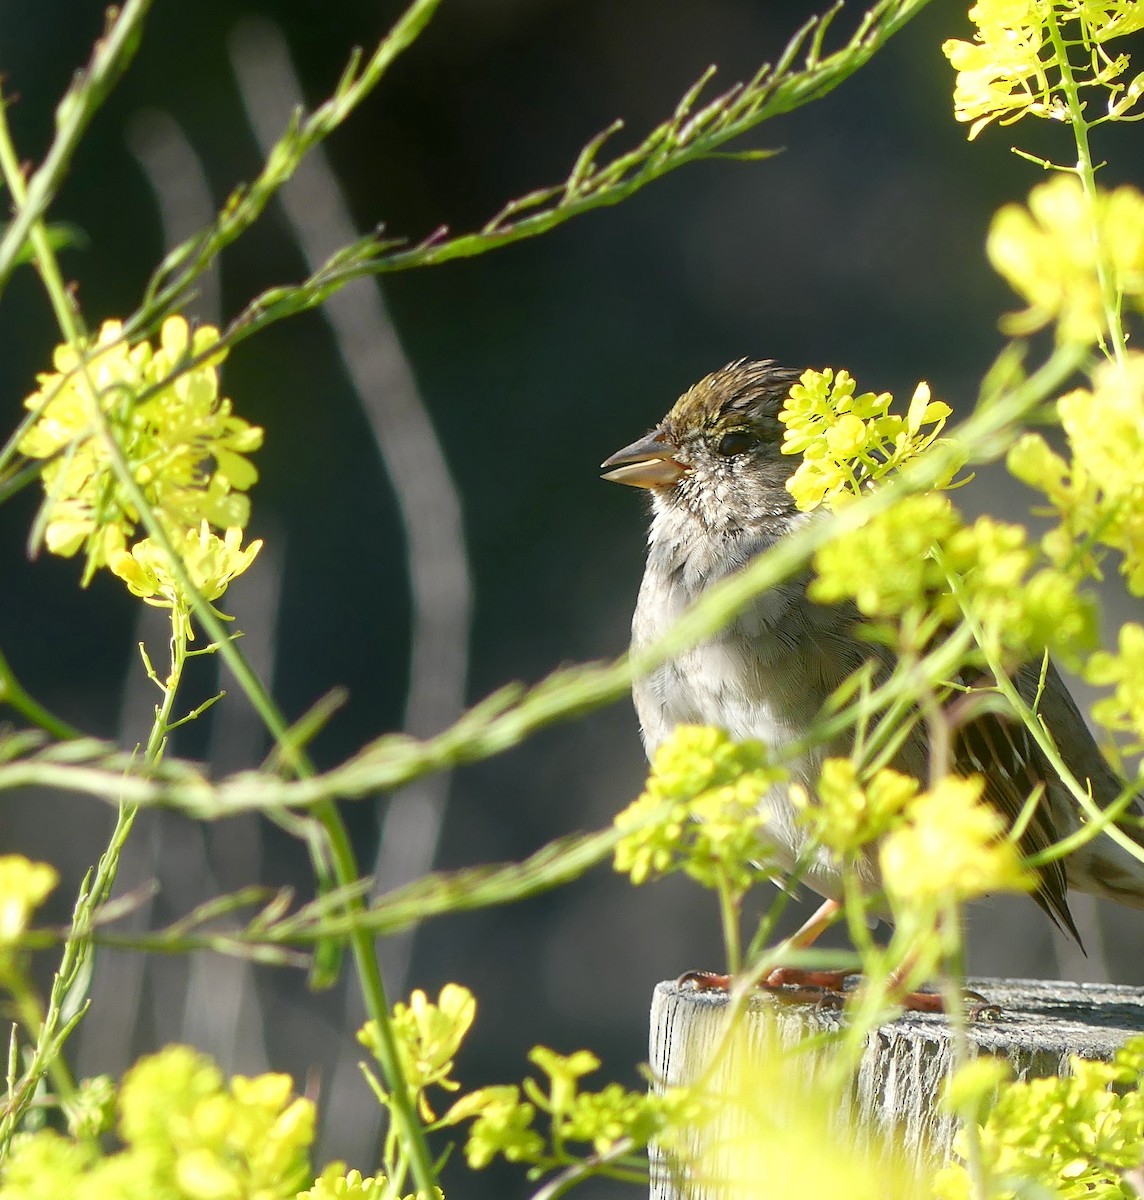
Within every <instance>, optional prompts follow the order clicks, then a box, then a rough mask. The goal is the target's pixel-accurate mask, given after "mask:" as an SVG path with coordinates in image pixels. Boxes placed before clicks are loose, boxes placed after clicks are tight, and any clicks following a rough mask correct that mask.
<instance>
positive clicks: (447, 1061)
mask: <svg viewBox="0 0 1144 1200" xmlns="http://www.w3.org/2000/svg"><path fill="white" fill-rule="evenodd" d="M476 1015H477V1001H476V997H475V996H474V995H473V993H472V992H471V991H469V989H468V988H467V987H462V986H461V985H460V984H457V983H447V984H445V986H444V987H443V988H442V989H441V992H440V995H439V996H438V997H437V1003H436V1004H434V1003H433V1002H432V1001H431V1000H429V998H428V997H427V996H426V995H425V993H424V992H423V991H421V990H420V988H418V989H417V990H416V991H415V992H413V994H412V995H411V996H410V997H409V1003H408V1004H400V1003H398V1004H395V1005H394V1006H393V1033H394V1036H395V1038H396V1040H397V1054H398V1058H399V1059H400V1062H401V1073H402V1075H403V1076H404V1077H405V1080H406V1083H407V1084H408V1085H409V1089H410V1092H411V1093H412V1094H413V1095H415V1096H416V1098H417V1106H418V1108H419V1109H420V1112H421V1116H422V1117H423V1119H424V1120H426V1121H432V1120H434V1113H433V1110H432V1108H431V1107H430V1106H429V1101H428V1100H427V1099H426V1096H425V1089H426V1088H429V1087H432V1086H436V1087H439V1088H443V1089H444V1090H445V1091H448V1092H455V1091H457V1089H458V1088H459V1087H460V1086H461V1085H460V1084H459V1083H458V1082H457V1081H456V1080H455V1079H453V1078H452V1074H453V1060H454V1058H455V1057H456V1055H457V1051H458V1050H459V1049H460V1048H461V1043H462V1042H463V1041H464V1040H465V1035H466V1034H467V1033H468V1032H469V1028H470V1026H471V1025H472V1023H473V1020H474V1019H475V1018H476ZM357 1036H358V1041H359V1042H361V1043H362V1045H363V1046H366V1047H367V1048H368V1049H369V1050H370V1052H371V1053H372V1054H373V1055H374V1057H375V1058H378V1059H380V1057H381V1054H380V1046H379V1042H378V1029H377V1025H376V1023H375V1022H374V1021H367V1022H366V1023H365V1025H363V1026H362V1028H361V1030H360V1031H359V1032H358V1035H357Z"/></svg>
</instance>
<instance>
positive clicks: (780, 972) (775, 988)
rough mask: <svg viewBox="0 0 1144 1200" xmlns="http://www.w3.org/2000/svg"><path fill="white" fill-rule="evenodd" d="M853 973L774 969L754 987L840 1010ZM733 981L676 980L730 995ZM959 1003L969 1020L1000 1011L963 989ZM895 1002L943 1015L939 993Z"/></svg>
mask: <svg viewBox="0 0 1144 1200" xmlns="http://www.w3.org/2000/svg"><path fill="white" fill-rule="evenodd" d="M854 975H855V972H854V971H810V970H804V969H802V968H799V967H775V968H774V970H773V971H771V972H770V973H769V974H768V975H766V976H765V977H764V978H762V979H760V980H759V981H758V982H757V983H756V984H755V986H756V987H757V988H759V989H761V990H763V991H766V992H770V993H771V994H772V995H774V996H776V997H780V998H781V999H783V1000H790V1001H793V1002H794V1003H796V1004H817V1005H820V1006H822V1007H830V1008H834V1007H841V1006H842V1004H843V1003H844V1001H845V999H846V991H845V985H846V980H847V979H848V978H851V977H852V976H854ZM733 982H734V980H733V979H732V977H731V976H730V975H720V974H718V973H717V972H715V971H687V972H686V973H685V974H683V975H681V976H680V977H679V979H678V980H677V981H676V983H677V985H678V986H679V987H690V988H694V989H695V990H696V991H701V992H710V991H719V992H729V991H730V990H731V985H732V983H733ZM961 995H962V1001H963V1002H964V1004H965V1006H966V1015H967V1016H968V1018H969V1019H970V1020H971V1021H995V1020H997V1018H998V1017H1000V1015H1001V1009H1000V1007H999V1006H998V1005H996V1004H991V1003H990V1002H989V1001H988V1000H987V999H986V998H985V997H984V996H982V995H981V993H980V992H974V991H971V990H970V989H969V988H964V989H962V993H961ZM896 1000H897V1003H898V1004H900V1005H901V1006H902V1008H903V1009H905V1010H906V1011H907V1012H917V1013H937V1014H944V1013H945V1012H946V1006H945V997H944V996H943V995H942V994H941V993H940V992H920V991H913V992H903V993H902V994H901V995H899V996H897V997H896Z"/></svg>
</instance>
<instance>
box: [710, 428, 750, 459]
mask: <svg viewBox="0 0 1144 1200" xmlns="http://www.w3.org/2000/svg"><path fill="white" fill-rule="evenodd" d="M754 444H755V436H754V434H752V433H748V432H747V430H745V429H732V430H731V432H730V433H725V434H724V435H723V436H722V437H721V438H720V439H719V445H718V446H716V447H715V449H716V450H717V451H718V452H719V453H720V454H722V455H723V457H724V458H731V457H733V456H734V455H736V454H742V453H743V452H744V451H745V450H750V448H751V447H752V446H753V445H754Z"/></svg>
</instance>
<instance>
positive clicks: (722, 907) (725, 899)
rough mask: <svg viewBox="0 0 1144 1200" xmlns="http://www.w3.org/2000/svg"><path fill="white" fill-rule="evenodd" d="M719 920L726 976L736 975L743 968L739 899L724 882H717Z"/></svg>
mask: <svg viewBox="0 0 1144 1200" xmlns="http://www.w3.org/2000/svg"><path fill="white" fill-rule="evenodd" d="M718 891H719V919H720V921H721V922H722V925H723V946H724V948H725V950H726V953H727V974H728V975H738V974H739V972H740V971H741V970H742V967H743V946H742V937H741V934H740V931H739V906H740V902H741V898H740V897H739V896H738V895H737V894H736V892H735V890H734V889H733V888H732V887H731V885H730V884H729V883H727V881H726V880H720V881H719V888H718Z"/></svg>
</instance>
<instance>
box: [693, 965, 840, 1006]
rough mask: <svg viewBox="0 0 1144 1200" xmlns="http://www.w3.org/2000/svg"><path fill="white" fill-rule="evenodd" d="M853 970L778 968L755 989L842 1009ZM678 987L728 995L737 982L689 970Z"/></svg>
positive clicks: (784, 997) (711, 973)
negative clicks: (845, 990) (848, 978)
mask: <svg viewBox="0 0 1144 1200" xmlns="http://www.w3.org/2000/svg"><path fill="white" fill-rule="evenodd" d="M853 973H854V972H852V971H809V970H803V969H801V968H799V967H775V969H774V970H773V971H771V972H770V973H769V974H768V975H766V976H764V977H763V978H762V979H759V980H757V981H756V982H755V985H754V986H755V987H756V988H758V989H760V990H761V991H765V992H769V993H770V994H771V995H773V996H775V997H776V998H778V999H781V1000H787V1001H790V1002H791V1003H794V1004H817V1005H819V1006H821V1007H823V1008H841V1007H842V1004H843V1003H844V1001H845V999H846V997H845V994H844V992H843V987H844V985H845V982H846V977H847V975H852V974H853ZM676 982H677V985H678V986H679V987H691V988H694V989H695V990H697V991H701V992H712V991H719V992H729V991H730V990H731V985H732V983H733V982H734V980H733V979H732V977H731V976H730V975H719V974H717V973H716V972H714V971H688V972H686V974H683V975H681V976H680V977H679V979H678V980H677V981H676Z"/></svg>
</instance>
